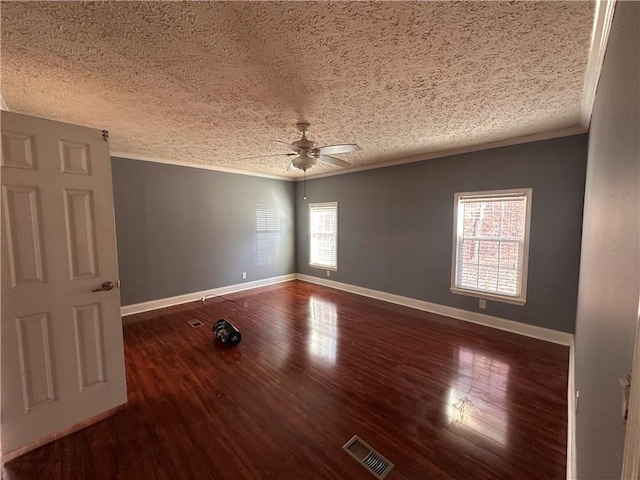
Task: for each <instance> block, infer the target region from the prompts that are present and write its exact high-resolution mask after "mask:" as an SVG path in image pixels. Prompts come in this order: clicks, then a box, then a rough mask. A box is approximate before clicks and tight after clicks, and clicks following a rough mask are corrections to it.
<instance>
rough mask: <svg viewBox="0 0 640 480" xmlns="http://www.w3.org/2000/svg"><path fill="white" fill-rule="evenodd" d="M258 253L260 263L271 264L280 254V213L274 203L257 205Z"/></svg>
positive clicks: (260, 264)
mask: <svg viewBox="0 0 640 480" xmlns="http://www.w3.org/2000/svg"><path fill="white" fill-rule="evenodd" d="M255 227H256V229H255V231H256V255H257V257H258V265H259V266H265V265H271V264H272V263H273V262H274V261H275V259H276V256H277V255H278V249H279V243H280V214H279V212H278V209H277V207H275V206H272V205H261V204H257V205H256V225H255Z"/></svg>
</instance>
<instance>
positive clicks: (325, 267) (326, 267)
mask: <svg viewBox="0 0 640 480" xmlns="http://www.w3.org/2000/svg"><path fill="white" fill-rule="evenodd" d="M326 207H335V211H336V230H335V244H334V246H333V247H334V249H335V260H336V262H335V263H336V264H335V265H325V264H322V263H311V251H312V250H313V248H312V247H313V246H312V245H311V243H312V242H313V232H312V231H311V211H312V210H313V209H314V208H326ZM309 266H310V267H313V268H320V269H322V270H331V271H333V272H337V271H338V202H316V203H310V204H309Z"/></svg>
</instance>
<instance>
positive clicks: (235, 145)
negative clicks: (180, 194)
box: [1, 1, 594, 176]
mask: <svg viewBox="0 0 640 480" xmlns="http://www.w3.org/2000/svg"><path fill="white" fill-rule="evenodd" d="M1 9H2V25H1V28H2V51H1V55H2V56H1V60H2V97H3V99H4V101H5V102H6V104H7V106H8V108H9V109H10V110H13V111H16V112H21V113H26V114H30V115H36V116H40V117H45V118H51V119H55V120H62V121H66V122H72V123H77V124H82V125H88V126H93V127H97V128H103V129H107V130H109V132H110V142H111V150H112V151H119V152H127V153H131V154H135V155H140V156H147V157H157V158H161V159H166V160H171V161H178V162H189V163H194V164H201V165H213V166H217V167H223V168H230V169H237V170H244V171H248V172H254V173H262V174H271V175H278V176H299V175H300V174H301V172H293V173H287V172H286V171H285V168H286V166H287V164H288V162H289V159H288V158H287V157H284V156H283V157H266V158H255V159H251V160H242V158H243V157H249V156H256V155H263V154H264V155H269V154H277V153H285V152H287V150H286V147H282V146H279V145H278V144H276V143H273V142H270V140H284V141H293V140H296V139H298V138H299V134H298V132H297V130H296V128H295V123H296V122H297V121H300V120H306V121H308V122H310V123H311V129H310V135H309V137H310V138H311V139H312V140H315V141H317V142H318V143H319V144H321V145H324V144H334V143H358V144H359V145H360V146H361V147H362V151H360V152H357V153H351V154H345V155H337V156H338V157H341V158H343V159H344V160H348V161H350V162H351V163H352V164H353V166H354V167H363V166H368V165H372V164H376V163H381V162H388V161H390V160H395V159H401V158H407V157H415V156H419V155H426V154H429V153H433V152H438V151H443V150H448V149H452V148H458V147H468V146H472V145H481V144H485V143H487V142H493V141H499V140H503V139H508V138H513V137H518V136H523V135H529V134H536V133H540V132H548V131H551V130H556V129H562V128H567V127H572V126H577V125H579V122H580V106H581V99H582V94H583V83H584V76H585V71H586V68H587V62H588V54H589V42H590V35H591V29H592V25H593V19H594V3H593V2H590V1H582V2H561V1H558V2H360V1H358V2H335V3H334V2H313V3H310V2H95V3H86V2H83V3H80V2H8V1H2V3H1ZM334 170H336V167H328V166H324V165H320V164H319V165H317V166H315V167H313V169H312V170H310V172H309V173H310V174H321V173H327V172H330V171H334Z"/></svg>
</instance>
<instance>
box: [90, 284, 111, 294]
mask: <svg viewBox="0 0 640 480" xmlns="http://www.w3.org/2000/svg"><path fill="white" fill-rule="evenodd" d="M112 288H113V282H104V283H103V284H102V285H100V288H96V289H95V290H91V291H92V292H102V291H103V290H111V289H112Z"/></svg>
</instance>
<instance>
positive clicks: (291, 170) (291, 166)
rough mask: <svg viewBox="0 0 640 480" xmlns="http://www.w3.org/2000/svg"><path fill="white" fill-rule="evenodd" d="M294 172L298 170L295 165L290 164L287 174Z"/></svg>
mask: <svg viewBox="0 0 640 480" xmlns="http://www.w3.org/2000/svg"><path fill="white" fill-rule="evenodd" d="M294 170H297V169H296V167H295V165H294V164H293V162H291V163H290V164H289V166H288V167H287V172H293V171H294Z"/></svg>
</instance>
